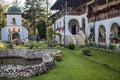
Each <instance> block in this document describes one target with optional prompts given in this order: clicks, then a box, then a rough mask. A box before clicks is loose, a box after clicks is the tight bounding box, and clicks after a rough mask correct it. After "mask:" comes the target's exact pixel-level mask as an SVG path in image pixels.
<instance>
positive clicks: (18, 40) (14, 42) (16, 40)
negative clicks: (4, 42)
mask: <svg viewBox="0 0 120 80" xmlns="http://www.w3.org/2000/svg"><path fill="white" fill-rule="evenodd" d="M12 43H13V44H16V45H20V44H22V41H21V40H20V39H18V38H16V39H14V40H13V41H12Z"/></svg>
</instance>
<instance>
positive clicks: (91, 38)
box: [88, 26, 94, 41]
mask: <svg viewBox="0 0 120 80" xmlns="http://www.w3.org/2000/svg"><path fill="white" fill-rule="evenodd" d="M93 37H94V28H93V26H91V27H90V35H89V38H88V39H89V41H93Z"/></svg>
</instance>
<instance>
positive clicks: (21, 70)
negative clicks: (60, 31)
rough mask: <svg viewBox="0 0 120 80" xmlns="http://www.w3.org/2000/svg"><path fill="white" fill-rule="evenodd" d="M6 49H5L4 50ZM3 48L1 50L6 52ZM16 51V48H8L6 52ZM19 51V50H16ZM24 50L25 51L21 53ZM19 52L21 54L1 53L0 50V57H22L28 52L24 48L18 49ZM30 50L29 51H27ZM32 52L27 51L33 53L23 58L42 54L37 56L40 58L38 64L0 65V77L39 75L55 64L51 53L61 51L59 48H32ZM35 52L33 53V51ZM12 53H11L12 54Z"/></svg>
mask: <svg viewBox="0 0 120 80" xmlns="http://www.w3.org/2000/svg"><path fill="white" fill-rule="evenodd" d="M6 51H7V50H6ZM6 51H5V50H4V51H3V52H6ZM10 51H11V52H16V51H17V50H8V52H10ZM18 51H19V50H18ZM22 51H23V52H25V53H22ZM20 52H21V53H22V54H23V55H21V54H18V53H19V52H18V53H16V54H15V53H10V54H8V53H6V54H4V55H3V53H1V51H0V55H1V54H2V55H1V57H7V56H8V57H10V56H15V55H16V56H17V55H18V56H19V57H23V56H25V55H26V54H28V53H27V52H28V51H24V50H20ZM29 52H30V51H29ZM31 52H32V53H29V55H31V54H32V55H33V54H34V57H33V56H29V55H28V56H25V58H38V57H36V56H38V54H42V55H40V56H39V57H40V58H42V63H41V64H38V65H33V66H25V67H23V66H12V67H6V66H4V67H1V68H0V77H2V78H23V77H30V76H35V75H41V74H42V73H45V72H47V71H48V70H50V69H52V68H53V67H54V65H55V60H54V58H53V57H52V54H56V53H61V51H60V50H32V51H31ZM33 52H35V53H33ZM12 54H13V55H12Z"/></svg>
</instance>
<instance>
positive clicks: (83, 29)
mask: <svg viewBox="0 0 120 80" xmlns="http://www.w3.org/2000/svg"><path fill="white" fill-rule="evenodd" d="M82 31H83V33H84V34H85V18H83V19H82Z"/></svg>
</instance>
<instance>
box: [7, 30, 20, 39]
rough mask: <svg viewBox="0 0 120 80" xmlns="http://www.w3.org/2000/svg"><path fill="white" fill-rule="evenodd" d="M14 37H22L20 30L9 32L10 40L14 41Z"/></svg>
mask: <svg viewBox="0 0 120 80" xmlns="http://www.w3.org/2000/svg"><path fill="white" fill-rule="evenodd" d="M14 39H20V35H19V33H18V32H15V31H13V32H11V33H10V34H9V41H12V40H14Z"/></svg>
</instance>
